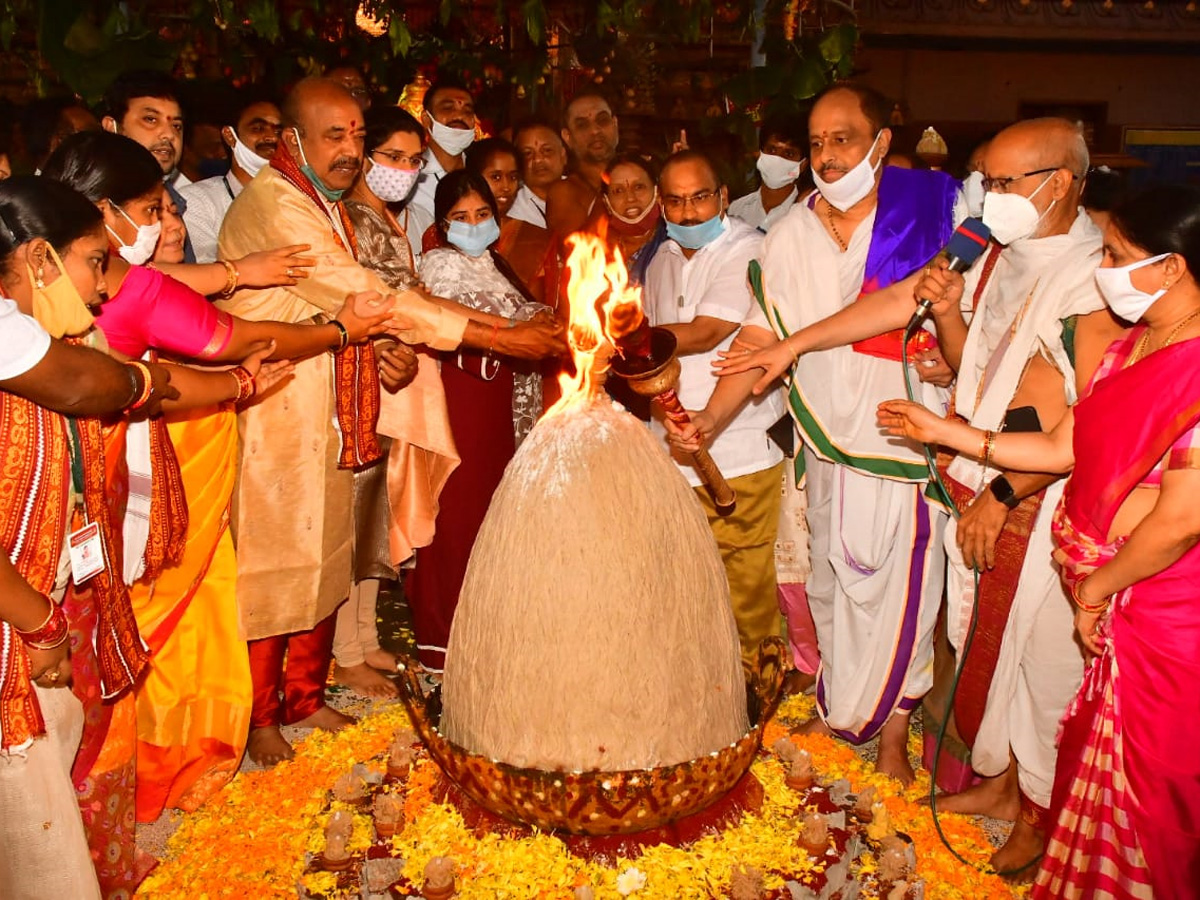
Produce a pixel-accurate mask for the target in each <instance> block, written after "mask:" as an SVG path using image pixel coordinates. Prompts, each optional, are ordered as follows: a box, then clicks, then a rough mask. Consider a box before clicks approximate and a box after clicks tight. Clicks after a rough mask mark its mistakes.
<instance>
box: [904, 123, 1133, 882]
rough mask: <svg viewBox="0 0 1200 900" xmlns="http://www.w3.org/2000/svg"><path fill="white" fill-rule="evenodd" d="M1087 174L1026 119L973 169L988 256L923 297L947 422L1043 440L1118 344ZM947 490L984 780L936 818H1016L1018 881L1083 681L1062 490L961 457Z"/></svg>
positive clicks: (1056, 130) (1052, 482) (1060, 127)
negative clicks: (940, 368)
mask: <svg viewBox="0 0 1200 900" xmlns="http://www.w3.org/2000/svg"><path fill="white" fill-rule="evenodd" d="M1087 170H1088V150H1087V145H1086V143H1085V142H1084V139H1083V135H1082V133H1081V131H1080V129H1079V128H1078V127H1077V126H1076V125H1075V124H1074V123H1072V122H1068V121H1066V120H1065V119H1032V120H1029V121H1026V122H1018V123H1017V124H1015V125H1012V126H1010V127H1008V128H1006V129H1004V130H1003V131H1001V132H1000V133H999V134H998V135H996V137H995V138H993V139H992V141H991V142H990V143H989V144H988V145H987V148H986V150H985V152H984V155H983V160H982V169H981V171H982V172H983V179H982V183H983V187H984V190H985V191H986V193H985V194H984V200H983V220H984V222H985V223H986V224H987V225H988V226H989V227H990V228H991V230H992V238H993V240H994V241H995V244H994V245H993V247H992V248H991V250H990V252H989V253H988V255H987V257H986V258H985V260H984V262H983V263H982V264H980V265H976V266H975V267H974V268H973V269H971V271H969V272H968V273H967V274H966V276H965V278H964V276H963V275H959V274H956V273H954V272H951V271H949V270H948V269H947V268H946V265H945V263H943V262H939V263H937V264H936V265H935V267H934V268H933V269H932V270H931V271H930V272H929V273H928V274H927V275H926V276H925V278H924V279H923V280H922V283H921V284H920V286H919V287H918V289H917V290H918V294H919V295H920V296H925V297H929V298H931V299H933V300H934V301H935V302H934V307H933V318H934V322H935V323H936V326H937V331H938V337H939V339H940V343H941V347H942V350H943V352H944V354H945V356H946V359H947V361H948V362H949V363H950V365H951V366H952V367H954V368H955V369H956V370H957V372H958V385H957V388H956V391H955V395H954V409H955V412H956V413H957V414H958V415H960V416H963V417H964V418H966V419H967V420H969V421H970V423H971V424H972V425H974V426H975V427H977V428H982V429H985V430H992V431H1000V430H1001V429H1003V430H1005V431H1015V430H1041V431H1049V430H1051V429H1052V428H1053V427H1054V426H1055V425H1056V424H1057V423H1058V421H1059V420H1060V419H1061V418H1062V417H1063V415H1064V414H1065V413H1066V410H1067V408H1068V406H1069V405H1070V404H1072V403H1074V402H1075V400H1076V399H1077V397H1078V393H1079V391H1080V390H1081V389H1082V388H1083V386H1084V385H1085V383H1086V381H1087V379H1088V377H1089V376H1090V373H1091V370H1092V369H1093V368H1094V367H1095V365H1096V362H1097V361H1098V358H1099V354H1100V353H1101V352H1102V351H1103V349H1104V347H1105V346H1107V344H1108V342H1109V340H1111V339H1112V338H1114V337H1116V332H1117V331H1118V328H1117V325H1116V323H1115V320H1113V319H1112V318H1111V316H1110V315H1109V313H1108V312H1107V307H1106V306H1105V305H1104V302H1103V299H1102V298H1101V295H1100V292H1099V290H1098V288H1097V287H1096V283H1095V278H1094V272H1095V270H1096V268H1097V266H1098V265H1099V263H1100V257H1101V235H1100V232H1099V231H1098V230H1097V229H1096V227H1095V226H1094V225H1093V224H1092V221H1091V219H1090V218H1089V217H1088V215H1087V214H1086V213H1085V211H1084V210H1083V209H1082V208H1081V206H1080V194H1081V192H1082V188H1083V179H1084V175H1085V173H1086V172H1087ZM968 321H969V323H970V324H969V326H968V324H967V323H968ZM946 476H947V478H946V480H947V483H948V484H949V486H950V489H951V493H952V494H953V495H954V498H953V499H954V500H955V502H956V504H957V505H958V506H959V508H960V509H961V510H962V518H961V519H959V520H958V521H957V522H955V521H953V520H951V521H950V522H949V523H948V525H947V526H946V553H947V557H948V559H949V568H948V573H947V598H948V603H949V610H948V616H947V621H948V622H949V623H951V627H950V638H951V641H952V642H954V643H955V644H956V645H957V646H961V642H962V638H963V634H962V632H961V629H960V627H959V623H963V622H966V621H967V620H968V617H969V614H970V609H971V603H972V602H973V601H974V603H975V608H976V609H977V610H978V612H977V616H978V624H977V626H976V634H975V639H974V642H973V643H972V646H971V650H970V653H969V655H968V656H967V658H966V668H965V669H964V673H963V678H962V682H961V683H960V685H959V688H958V691H957V693H956V695H955V706H954V716H955V723H956V725H957V729H958V732H959V735H960V737H961V738H962V740H963V742H964V744H965V746H966V748H968V749H969V750H970V766H971V768H972V769H974V770H975V772H977V773H978V774H980V775H983V776H985V778H984V780H983V781H982V782H981V783H980V784H978V785H977V786H975V787H972V788H969V789H967V790H965V791H962V792H961V793H959V794H957V795H953V796H950V797H947V798H946V799H944V800H942V801H941V802H939V804H938V805H939V808H941V809H944V810H952V811H956V812H963V813H978V814H984V815H989V816H993V817H995V818H1002V819H1010V820H1012V819H1015V820H1016V825H1015V826H1014V828H1013V831H1012V833H1011V835H1010V837H1009V839H1008V842H1007V843H1006V844H1005V845H1004V847H1002V848H1001V849H1000V850H999V851H998V852H997V853H996V854H995V856H993V857H992V860H991V863H992V866H993V868H995V869H997V870H1006V869H1013V868H1017V867H1019V866H1023V865H1025V864H1026V863H1029V862H1030V861H1031V860H1033V859H1035V858H1036V857H1037V855H1038V854H1039V853H1041V851H1042V850H1043V848H1044V846H1045V824H1046V822H1045V817H1046V814H1047V812H1046V807H1048V806H1049V803H1050V793H1051V787H1052V784H1053V780H1054V766H1055V758H1056V752H1055V735H1056V732H1057V729H1058V722H1059V720H1060V719H1061V718H1062V715H1063V712H1064V710H1065V709H1066V706H1067V704H1068V703H1069V702H1070V701H1071V698H1072V697H1074V696H1075V691H1076V689H1077V688H1078V686H1079V682H1080V679H1081V677H1082V675H1083V657H1082V655H1081V654H1080V652H1079V649H1078V647H1077V646H1076V644H1075V639H1074V627H1073V620H1072V606H1071V603H1070V601H1069V600H1068V598H1067V595H1066V593H1065V592H1064V590H1063V586H1062V581H1061V580H1060V578H1059V575H1058V571H1057V568H1056V567H1055V564H1054V562H1053V560H1052V558H1051V555H1050V551H1051V549H1052V542H1051V534H1050V523H1051V519H1052V517H1053V513H1054V510H1055V508H1056V507H1057V506H1058V502H1059V499H1060V498H1061V496H1062V492H1063V481H1064V480H1063V479H1061V478H1059V477H1057V476H1053V475H1032V474H1027V473H1020V472H1008V471H1002V470H999V469H997V468H996V467H994V466H985V465H984V464H982V463H980V462H976V461H975V460H974V459H970V458H964V457H962V456H957V457H955V458H954V459H953V460H952V461H951V462H950V464H949V467H948V469H947V470H946ZM972 568H976V569H978V570H979V572H980V577H979V596H978V598H977V599H976V598H975V597H974V588H973V574H972ZM1030 874H1032V870H1030Z"/></svg>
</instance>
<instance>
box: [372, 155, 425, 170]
mask: <svg viewBox="0 0 1200 900" xmlns="http://www.w3.org/2000/svg"><path fill="white" fill-rule="evenodd" d="M370 155H371V156H382V157H383V158H384V159H386V160H387V161H388V162H389V163H390V164H391V165H392V166H394V167H395V168H398V169H416V170H417V171H418V172H420V171H421V170H422V169H424V168H425V157H423V156H409V155H407V154H405V153H399V152H397V151H395V150H372V151H371V154H370Z"/></svg>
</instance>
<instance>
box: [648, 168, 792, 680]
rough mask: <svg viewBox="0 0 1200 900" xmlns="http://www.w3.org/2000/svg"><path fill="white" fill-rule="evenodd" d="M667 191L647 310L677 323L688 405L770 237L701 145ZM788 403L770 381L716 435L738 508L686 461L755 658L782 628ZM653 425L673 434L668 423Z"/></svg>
mask: <svg viewBox="0 0 1200 900" xmlns="http://www.w3.org/2000/svg"><path fill="white" fill-rule="evenodd" d="M658 192H659V196H660V197H661V198H662V200H661V202H662V206H663V217H664V218H665V220H666V222H667V237H668V240H667V241H665V242H664V243H663V245H662V247H661V248H660V249H659V251H658V253H657V254H656V255H655V257H654V260H653V262H651V264H650V267H649V270H648V271H647V273H646V286H645V304H646V311H647V314H648V315H649V317H650V321H651V324H653V325H660V326H662V327H664V328H666V329H668V330H670V331H672V332H673V333H674V334H675V337H676V339H677V340H678V342H679V346H678V353H679V362H680V365H681V367H682V373H681V375H680V377H679V387H678V393H679V399H680V401H681V402H682V403H683V405H684V406H685V407H686V408H688V409H703V408H704V406H705V405H706V403H707V402H708V397H709V395H710V394H711V393H712V391H713V388H715V387H716V384H717V378H716V376H715V375H714V374H713V370H712V362H713V361H714V360H715V359H717V353H718V352H719V351H721V350H725V349H728V347H729V346H730V344H731V343H732V342H733V337H734V334H735V333H736V332H737V330H738V328H739V326H740V324H741V322H742V321H743V319H744V318H745V317H746V316H747V315H748V314H749V312H750V308H751V306H752V305H753V304H754V302H755V301H754V297H753V295H752V294H751V291H750V286H749V282H748V281H747V275H746V269H747V266H748V264H749V262H750V260H752V259H756V258H758V256H759V254H760V252H761V248H762V240H763V236H762V234H761V232H759V231H757V230H756V229H754V228H751V227H750V226H749V225H747V224H746V223H744V222H741V221H739V220H737V219H733V218H730V217H728V216H726V215H725V212H726V206H727V202H728V191H727V189H726V188H725V186H724V185H722V184H721V182H720V178H719V176H718V175H717V172H716V167H715V166H714V165H713V164H712V162H711V160H709V159H708V158H707V157H706V156H704V154H702V153H699V152H697V151H694V150H684V151H681V152H679V153H676V154H675V155H674V156H672V157H671V158H670V159H668V160H667V162H666V165H665V166H663V170H662V176H661V177H660V179H659V186H658ZM783 412H784V407H783V400H782V397H781V396H780V394H779V391H778V390H771V391H769V392H766V393H764V394H763V395H762V396H760V397H756V398H752V399H750V400H749V401H747V403H746V404H745V406H743V407H742V409H741V410H740V411H739V412H738V414H737V415H736V416H734V417H733V418H732V419H731V420H730V422H729V424H728V425H726V426H725V428H724V429H723V430H722V431H721V432H720V433H718V434H716V435H714V436H712V437H711V441H710V442H709V444H708V449H709V452H710V453H711V454H712V457H713V460H714V461H715V462H716V463H717V465H718V467H720V469H721V472H722V473H723V474H724V475H725V477H726V478H727V479H728V481H729V484H730V486H731V487H732V488H733V489H734V490H735V491H736V492H737V508H736V509H735V511H734V513H733V514H732V515H729V516H720V515H718V514H717V512H716V509H715V506H714V504H713V500H712V497H711V496H710V495H709V493H708V492H707V490H705V489H704V488H703V487H702V486H701V482H700V478H699V476H698V475H697V474H696V471H695V469H694V468H693V467H692V466H690V465H688V464H686V463H681V464H680V471H681V472H682V473H683V475H684V476H685V477H686V478H687V479H688V482H689V483H690V484H691V485H692V486H693V487H694V488H695V489H696V495H697V497H698V498H699V499H700V503H701V505H702V506H703V507H704V510H705V512H706V513H707V515H708V521H709V525H710V526H711V527H712V529H713V535H714V536H715V537H716V539H717V545H718V546H719V547H720V549H721V557H722V559H723V560H724V562H725V571H726V575H727V577H728V579H729V591H730V599H731V602H732V604H733V614H734V618H735V619H736V620H737V626H738V637H739V639H740V641H741V645H742V658H743V662H745V663H747V664H753V662H754V661H755V659H756V658H757V651H758V645H759V642H760V641H761V640H762V639H763V638H765V637H768V636H771V635H779V634H781V633H782V621H781V619H780V614H779V606H778V601H777V598H776V591H775V557H774V553H775V535H776V531H777V528H778V524H779V500H780V489H779V486H780V483H781V480H782V477H783V453H782V452H781V451H780V449H779V448H778V447H777V446H776V445H775V444H774V442H773V441H772V440H771V439H770V438H769V437H768V436H767V429H768V428H769V427H770V426H771V425H772V424H773V423H774V422H775V421H777V420H778V419H779V417H780V416H781V415H782V414H783ZM653 427H654V429H655V431H656V433H658V434H660V435H664V440H665V434H666V432H665V430H664V429H663V427H662V425H661V424H659V423H658V422H655V423H654V425H653ZM677 461H678V457H677Z"/></svg>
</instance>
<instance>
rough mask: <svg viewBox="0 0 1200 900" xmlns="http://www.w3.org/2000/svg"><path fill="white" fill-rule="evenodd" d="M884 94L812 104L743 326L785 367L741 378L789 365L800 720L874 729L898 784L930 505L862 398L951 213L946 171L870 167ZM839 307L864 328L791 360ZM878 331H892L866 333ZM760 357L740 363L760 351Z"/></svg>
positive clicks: (914, 700)
mask: <svg viewBox="0 0 1200 900" xmlns="http://www.w3.org/2000/svg"><path fill="white" fill-rule="evenodd" d="M888 108H889V106H888V104H887V103H886V102H884V101H883V100H882V98H880V97H879V96H878V95H876V94H875V93H874V92H873V91H870V90H868V89H864V88H861V87H858V86H851V85H844V86H837V87H835V88H832V89H830V90H829V91H827V92H826V93H825V94H823V95H822V96H821V97H820V98H819V99H818V100H817V102H816V103H815V104H814V106H813V109H812V112H811V114H810V116H809V135H810V142H811V146H810V162H811V165H812V170H813V175H814V180H815V182H816V184H817V192H815V193H813V194H810V195H809V196H808V197H807V198H805V199H804V200H802V201H801V202H800V203H798V204H797V205H796V207H795V208H794V209H793V210H792V212H790V213H789V214H788V215H787V216H785V217H784V218H783V219H782V220H781V221H780V222H778V223H777V224H776V225H775V226H774V227H773V228H772V229H771V231H770V232H769V233H768V235H767V238H766V242H765V245H764V256H763V264H762V272H761V279H759V281H758V285H757V289H758V293H759V302H760V308H759V310H758V311H757V313H756V314H754V315H752V316H751V317H750V318H749V319H748V320H747V322H746V325H745V327H744V328H743V336H744V339H745V341H747V342H749V343H753V344H759V345H761V344H763V343H765V342H775V341H776V339H780V340H779V342H778V343H774V345H773V347H774V349H773V352H774V354H775V355H776V356H778V354H779V352H780V348H782V353H783V355H784V357H785V358H786V359H787V363H786V365H783V366H776V367H774V368H771V367H770V366H767V367H768V375H767V376H766V377H764V378H763V379H762V381H760V382H759V384H758V385H757V386H756V390H761V389H764V388H765V387H766V384H765V382H767V381H769V380H770V378H773V377H774V376H776V375H778V374H780V373H784V374H787V375H789V379H788V380H789V384H788V400H789V407H790V410H791V413H792V415H793V417H794V419H795V421H796V425H797V429H798V431H799V432H800V435H801V437H802V438H803V440H804V452H803V455H802V457H798V462H799V463H800V464H801V465H802V466H803V477H804V478H805V479H806V481H807V491H808V504H809V505H808V525H809V531H810V533H811V548H810V550H811V565H812V574H811V575H810V576H809V579H808V585H807V592H808V599H809V605H810V607H811V610H812V616H813V622H814V624H815V626H816V632H817V641H818V645H819V651H820V657H821V664H820V671H819V677H818V681H817V709H818V713H819V720H818V721H814V723H812V724H811V727H812V728H814V729H819V730H823V731H827V732H832V733H834V734H837V735H839V736H841V737H843V738H845V739H847V740H850V741H852V742H854V743H861V742H864V741H867V740H870V739H871V738H873V737H875V736H876V735H880V734H881V735H882V741H881V744H880V751H879V757H878V761H877V763H876V765H877V768H878V769H879V770H880V771H882V772H885V773H887V774H891V775H895V776H896V777H898V778H900V779H901V780H902V781H905V782H908V781H911V780H912V778H913V770H912V766H911V765H910V763H909V761H908V753H907V738H908V714H909V712H911V710H912V709H913V708H914V707H915V706H916V705H917V704H918V703H919V702H920V699H921V697H922V696H923V695H924V694H925V692H926V691H928V690H929V687H930V685H931V684H932V680H933V626H934V622H935V620H936V618H937V610H938V605H939V601H940V599H941V590H942V581H943V573H944V565H945V563H944V558H943V555H942V546H941V535H942V526H943V522H944V518H945V513H944V512H943V511H942V510H941V509H940V508H939V507H938V506H937V505H936V504H934V503H932V502H931V501H929V500H927V499H926V498H925V496H924V489H925V486H926V483H927V481H928V477H929V476H928V470H927V468H926V465H925V462H924V458H923V456H922V452H921V449H920V448H919V447H917V446H915V445H911V444H902V443H898V442H896V441H894V440H891V439H888V438H886V437H884V436H882V435H881V434H880V432H879V430H878V428H877V427H876V425H875V406H876V404H877V403H879V402H880V401H882V400H885V399H887V398H888V397H890V396H891V395H894V394H895V393H896V391H898V390H903V381H902V368H901V360H902V358H903V357H904V355H905V354H906V353H908V354H910V355H911V354H912V353H914V352H916V351H917V349H918V348H927V347H929V346H931V345H932V343H933V340H932V335H930V334H928V333H924V332H922V334H921V335H920V338H921V340H920V341H919V342H918V341H914V344H916V346H910V347H908V348H905V347H904V346H903V334H902V328H900V326H902V325H903V323H904V322H905V321H906V319H907V317H908V315H909V314H910V313H911V312H912V310H913V309H914V307H915V303H914V301H913V299H912V285H913V284H914V283H915V278H914V277H912V276H913V274H914V273H915V272H916V271H918V270H920V269H921V267H922V266H924V265H925V264H927V263H928V262H929V261H930V260H932V259H933V258H934V257H935V256H936V255H937V254H938V252H939V251H940V250H941V249H942V248H943V247H944V246H945V244H946V242H947V240H948V239H949V237H950V235H951V233H952V232H953V229H954V225H955V220H956V217H957V216H958V215H959V214H960V213H959V193H958V188H957V184H956V182H954V181H953V180H952V179H951V178H949V176H946V175H944V174H942V173H938V172H926V171H911V170H901V169H895V168H886V169H885V168H883V166H882V160H883V158H884V157H885V156H886V155H887V152H888V148H889V144H890V141H891V132H890V131H889V130H888V129H887V128H886V127H884V126H885V123H886V122H887V110H888ZM753 280H754V279H752V281H753ZM865 311H870V314H868V315H863V314H862V313H863V312H865ZM846 313H850V314H851V315H850V316H849V318H851V319H855V318H856V319H857V320H858V327H859V330H860V334H861V336H870V337H868V339H866V340H860V341H858V342H856V343H843V342H842V338H833V339H826V340H824V341H818V342H816V343H813V344H807V343H806V344H804V346H803V348H802V351H803V355H801V356H800V357H799V360H798V361H796V359H795V357H794V356H793V355H792V354H793V353H794V352H796V350H795V349H794V348H792V345H791V344H790V343H789V342H788V341H787V340H783V339H785V338H788V337H789V336H791V335H793V333H795V334H805V335H809V334H816V333H818V332H820V333H822V335H823V337H824V338H829V329H827V328H826V327H825V326H826V325H827V324H828V323H831V322H842V321H845V320H846V319H847V316H846ZM864 320H865V321H866V325H865V330H863V329H864V325H863V321H864ZM885 329H899V330H892V331H886V333H879V332H884V331H885ZM871 335H873V336H871ZM856 336H857V335H856ZM810 351H811V352H810ZM763 353H764V354H766V353H767V351H763ZM768 355H769V354H768ZM760 356H761V355H754V356H753V357H752V359H753V360H755V361H752V362H750V363H749V365H751V366H753V365H759V364H760V363H758V362H757V360H758V359H759V357H760ZM761 364H762V365H766V363H761ZM732 371H737V369H736V367H735V368H734V369H733V370H732ZM761 374H762V373H761V372H758V373H755V372H754V371H753V370H751V371H749V372H742V373H741V374H739V375H736V376H731V377H730V378H728V379H726V382H727V384H728V386H726V384H724V383H723V385H722V386H721V387H720V388H718V390H717V391H715V392H714V394H713V398H712V399H710V401H709V406H708V407H707V408H706V410H704V411H703V412H701V413H700V414H699V415H698V416H697V417H696V421H697V423H698V426H699V431H700V432H701V434H707V433H708V432H710V431H711V430H712V429H713V428H717V427H719V426H720V424H721V423H722V421H723V420H724V418H725V417H726V416H728V415H729V414H730V412H731V411H732V410H734V409H736V408H737V405H738V404H739V403H740V402H743V401H744V397H745V396H746V393H748V390H749V384H752V383H753V382H755V381H756V380H758V376H760V375H761ZM747 376H748V381H747ZM918 391H919V396H920V397H921V398H922V402H924V403H927V404H929V405H931V406H935V407H937V406H943V407H944V405H945V402H946V395H945V392H944V391H942V390H941V389H940V388H937V387H934V386H933V385H929V384H919V385H918ZM678 439H679V440H682V441H684V442H685V443H686V442H687V440H688V439H689V436H688V435H681V436H680V437H679V438H678Z"/></svg>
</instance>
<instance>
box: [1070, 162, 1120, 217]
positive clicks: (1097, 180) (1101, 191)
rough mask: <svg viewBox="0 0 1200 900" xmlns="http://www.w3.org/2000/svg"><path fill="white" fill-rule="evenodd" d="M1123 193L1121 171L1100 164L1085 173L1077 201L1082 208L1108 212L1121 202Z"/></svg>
mask: <svg viewBox="0 0 1200 900" xmlns="http://www.w3.org/2000/svg"><path fill="white" fill-rule="evenodd" d="M1124 195H1125V179H1124V178H1122V177H1121V173H1120V172H1115V171H1113V170H1112V169H1110V168H1108V167H1107V166H1100V167H1098V168H1095V169H1092V170H1091V171H1090V172H1088V173H1087V179H1086V180H1085V181H1084V182H1083V195H1082V197H1081V199H1080V201H1079V202H1080V203H1081V204H1082V205H1083V208H1084V209H1088V210H1093V211H1095V212H1109V211H1110V210H1112V208H1113V207H1115V206H1116V205H1117V204H1118V203H1120V202H1121V199H1122V198H1123V197H1124Z"/></svg>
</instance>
